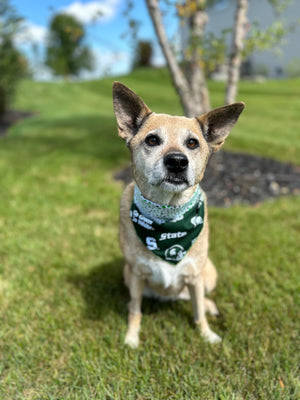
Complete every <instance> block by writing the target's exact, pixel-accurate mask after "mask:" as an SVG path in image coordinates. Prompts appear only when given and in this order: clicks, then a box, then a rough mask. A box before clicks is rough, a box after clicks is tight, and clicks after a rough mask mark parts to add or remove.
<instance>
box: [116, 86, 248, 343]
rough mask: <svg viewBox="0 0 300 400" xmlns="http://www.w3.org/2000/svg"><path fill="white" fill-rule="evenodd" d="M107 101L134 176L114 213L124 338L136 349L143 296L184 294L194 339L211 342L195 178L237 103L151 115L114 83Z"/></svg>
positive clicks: (201, 205)
mask: <svg viewBox="0 0 300 400" xmlns="http://www.w3.org/2000/svg"><path fill="white" fill-rule="evenodd" d="M113 104H114V110H115V115H116V119H117V123H118V131H119V136H120V137H121V138H122V139H124V140H125V141H126V143H127V146H128V147H129V149H130V151H131V156H132V172H133V177H134V181H135V183H134V182H133V183H131V184H129V185H128V186H127V187H126V188H125V190H124V193H123V196H122V200H121V214H120V245H121V249H122V252H123V254H124V258H125V268H124V277H125V283H126V285H127V286H128V288H129V291H130V298H131V300H130V303H129V317H128V329H127V333H126V337H125V343H126V344H128V345H129V346H131V347H137V346H138V343H139V330H140V324H141V316H142V314H141V304H142V296H143V294H145V295H154V296H155V295H156V296H157V297H160V298H172V299H175V298H184V297H186V295H188V294H189V295H190V298H191V301H192V306H193V313H194V321H195V324H197V325H199V326H200V331H201V334H202V336H203V337H204V338H205V339H206V340H207V341H209V342H210V343H215V342H219V341H220V340H221V338H220V337H219V336H218V335H217V334H216V333H214V332H213V331H212V330H211V329H210V327H209V325H208V322H207V320H206V316H205V312H206V311H207V312H209V313H211V314H214V315H217V314H218V309H217V307H216V305H215V303H214V302H213V301H211V300H208V299H206V298H205V297H204V294H205V292H207V293H208V292H210V291H211V290H212V289H214V288H215V286H216V280H217V272H216V269H215V267H214V265H213V263H212V262H211V260H210V259H209V258H208V233H209V229H208V217H207V209H206V204H205V194H204V193H203V192H202V190H201V188H200V186H199V182H200V181H201V179H202V177H203V174H204V171H205V167H206V164H207V161H208V158H209V156H210V155H211V153H214V152H215V151H217V150H219V149H220V148H221V146H222V145H223V143H224V141H225V139H226V137H227V136H228V135H229V133H230V130H231V128H232V127H233V126H234V124H235V123H236V121H237V119H238V117H239V115H240V113H241V112H242V110H243V108H244V103H235V104H232V105H228V106H224V107H220V108H217V109H214V110H212V111H210V112H208V113H206V114H204V115H201V116H200V117H197V118H186V117H177V116H170V115H166V114H155V113H154V112H152V111H151V110H150V109H149V108H148V107H147V105H146V104H145V103H144V102H143V100H142V99H141V98H140V97H139V96H138V95H136V94H135V93H134V92H132V91H131V90H130V89H128V88H127V87H126V86H124V85H123V84H121V83H119V82H115V83H114V86H113ZM195 210H196V211H195ZM189 213H191V214H189ZM194 213H195V214H194ZM186 216H188V217H187V218H186ZM178 224H179V225H178ZM182 224H185V225H182ZM165 227H169V228H171V229H172V231H167V230H163V229H165ZM182 227H183V228H182ZM167 229H168V228H167ZM195 232H196V233H195ZM155 235H156V236H155ZM195 235H196V236H195ZM182 240H185V241H186V242H187V244H186V243H185V244H184V243H183V242H182ZM185 246H186V247H185ZM186 288H188V292H187V290H186Z"/></svg>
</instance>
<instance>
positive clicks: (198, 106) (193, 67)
mask: <svg viewBox="0 0 300 400" xmlns="http://www.w3.org/2000/svg"><path fill="white" fill-rule="evenodd" d="M195 5H196V11H195V12H193V13H191V16H190V18H189V25H190V45H191V54H192V55H191V62H190V64H189V77H188V78H189V82H190V87H191V91H192V93H193V98H194V112H195V114H196V115H200V114H202V113H204V112H207V111H209V110H210V101H209V93H208V89H207V86H206V80H205V74H204V70H203V60H202V57H201V47H202V42H203V36H204V30H205V25H206V23H207V21H208V16H207V13H206V11H205V8H204V6H203V1H202V0H195Z"/></svg>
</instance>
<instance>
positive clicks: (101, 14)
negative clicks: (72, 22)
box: [60, 0, 121, 24]
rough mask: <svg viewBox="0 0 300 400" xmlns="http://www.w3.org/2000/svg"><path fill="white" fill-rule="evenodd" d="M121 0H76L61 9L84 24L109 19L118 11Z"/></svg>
mask: <svg viewBox="0 0 300 400" xmlns="http://www.w3.org/2000/svg"><path fill="white" fill-rule="evenodd" d="M120 1H121V0H102V1H90V2H88V3H82V2H81V1H75V2H74V3H72V4H70V5H69V6H67V7H64V8H62V9H61V10H60V11H61V12H64V13H66V14H70V15H72V16H73V17H75V18H77V19H78V20H79V21H80V22H82V23H84V24H90V23H92V22H98V21H105V22H107V21H109V20H111V19H112V18H113V17H114V16H115V15H116V13H117V11H118V8H119V5H120Z"/></svg>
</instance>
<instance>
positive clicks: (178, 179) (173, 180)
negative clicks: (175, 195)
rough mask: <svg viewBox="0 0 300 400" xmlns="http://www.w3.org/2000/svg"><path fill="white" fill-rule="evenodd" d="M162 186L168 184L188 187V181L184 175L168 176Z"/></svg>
mask: <svg viewBox="0 0 300 400" xmlns="http://www.w3.org/2000/svg"><path fill="white" fill-rule="evenodd" d="M162 184H170V185H174V186H181V185H185V186H186V185H188V180H187V178H186V176H185V175H181V174H172V173H171V174H168V175H167V176H166V177H165V178H164V179H163V181H162Z"/></svg>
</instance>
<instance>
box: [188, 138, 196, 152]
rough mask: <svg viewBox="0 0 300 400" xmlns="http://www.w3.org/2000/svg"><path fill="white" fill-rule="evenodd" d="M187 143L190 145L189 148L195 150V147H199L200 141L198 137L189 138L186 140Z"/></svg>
mask: <svg viewBox="0 0 300 400" xmlns="http://www.w3.org/2000/svg"><path fill="white" fill-rule="evenodd" d="M186 145H187V147H188V148H189V149H192V150H194V149H196V148H197V147H199V142H198V140H197V139H189V140H188V141H187V142H186Z"/></svg>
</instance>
